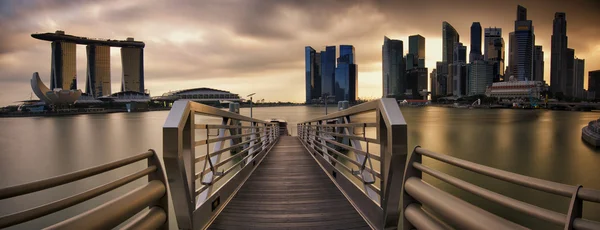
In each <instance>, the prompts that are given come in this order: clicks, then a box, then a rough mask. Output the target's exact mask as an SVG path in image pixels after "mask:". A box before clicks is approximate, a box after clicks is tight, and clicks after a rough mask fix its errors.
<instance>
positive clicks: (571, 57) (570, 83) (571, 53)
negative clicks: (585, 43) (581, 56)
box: [564, 48, 575, 97]
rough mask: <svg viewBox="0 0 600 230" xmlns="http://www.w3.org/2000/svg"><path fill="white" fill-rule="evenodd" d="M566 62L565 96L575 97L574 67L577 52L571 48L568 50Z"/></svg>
mask: <svg viewBox="0 0 600 230" xmlns="http://www.w3.org/2000/svg"><path fill="white" fill-rule="evenodd" d="M566 60H567V87H566V89H567V91H565V92H564V95H565V96H568V97H573V91H574V74H573V73H574V72H573V69H574V68H573V67H574V64H575V50H574V49H571V48H567V53H566Z"/></svg>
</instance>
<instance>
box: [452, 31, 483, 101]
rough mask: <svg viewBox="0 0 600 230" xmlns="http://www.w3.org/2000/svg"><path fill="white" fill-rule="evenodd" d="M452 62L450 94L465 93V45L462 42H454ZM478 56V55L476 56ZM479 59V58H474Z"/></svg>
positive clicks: (459, 94)
mask: <svg viewBox="0 0 600 230" xmlns="http://www.w3.org/2000/svg"><path fill="white" fill-rule="evenodd" d="M453 55H454V58H453V59H454V63H452V65H451V68H450V69H451V70H452V77H453V81H452V88H453V89H454V90H453V91H452V94H453V95H455V96H461V95H466V92H467V91H466V89H467V47H466V46H464V45H463V44H462V43H460V42H458V43H454V52H453ZM478 58H479V57H478ZM476 60H479V59H476Z"/></svg>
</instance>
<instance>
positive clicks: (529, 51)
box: [513, 5, 535, 81]
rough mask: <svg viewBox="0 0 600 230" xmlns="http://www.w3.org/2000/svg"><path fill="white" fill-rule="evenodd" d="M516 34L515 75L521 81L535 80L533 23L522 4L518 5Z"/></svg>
mask: <svg viewBox="0 0 600 230" xmlns="http://www.w3.org/2000/svg"><path fill="white" fill-rule="evenodd" d="M514 36H515V41H516V55H515V56H516V62H515V65H516V68H513V75H515V77H516V78H517V79H518V80H519V81H525V80H533V49H534V44H535V36H534V34H533V23H532V21H531V20H527V9H525V7H523V6H521V5H519V6H518V7H517V20H516V21H515V35H514Z"/></svg>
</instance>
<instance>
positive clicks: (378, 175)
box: [316, 142, 381, 179]
mask: <svg viewBox="0 0 600 230" xmlns="http://www.w3.org/2000/svg"><path fill="white" fill-rule="evenodd" d="M316 143H317V144H318V145H319V146H322V147H325V148H327V149H328V150H330V151H332V152H333V153H335V154H337V155H338V156H342V157H344V158H345V159H346V160H348V161H350V163H352V164H354V165H356V166H358V168H359V170H360V167H361V166H362V164H361V163H359V162H358V161H356V160H353V159H351V158H350V157H348V156H346V155H344V154H342V153H340V152H338V151H337V150H335V149H333V148H331V147H329V146H327V145H323V144H322V143H320V142H316ZM367 159H368V158H365V160H367ZM365 170H367V171H368V172H370V173H372V174H374V175H375V177H377V178H379V179H381V173H379V172H377V171H375V170H373V169H371V168H369V167H365Z"/></svg>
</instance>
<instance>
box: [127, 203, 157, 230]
mask: <svg viewBox="0 0 600 230" xmlns="http://www.w3.org/2000/svg"><path fill="white" fill-rule="evenodd" d="M166 221H167V213H165V210H163V209H162V208H160V207H158V206H154V207H152V208H150V210H148V211H146V212H145V213H144V214H142V215H140V216H138V217H136V218H135V219H133V220H131V221H130V222H129V223H127V225H125V226H123V227H122V228H121V229H126V230H144V229H159V228H160V227H161V226H163V225H164V224H165V222H166Z"/></svg>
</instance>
